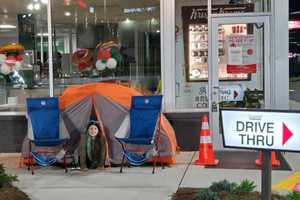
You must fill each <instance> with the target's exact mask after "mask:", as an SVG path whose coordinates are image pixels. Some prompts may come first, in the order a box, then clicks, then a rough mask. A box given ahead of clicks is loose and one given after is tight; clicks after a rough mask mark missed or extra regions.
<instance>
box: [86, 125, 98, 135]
mask: <svg viewBox="0 0 300 200" xmlns="http://www.w3.org/2000/svg"><path fill="white" fill-rule="evenodd" d="M88 133H89V135H90V136H92V137H96V136H97V135H98V133H99V129H98V127H97V126H95V125H91V126H90V127H89V130H88Z"/></svg>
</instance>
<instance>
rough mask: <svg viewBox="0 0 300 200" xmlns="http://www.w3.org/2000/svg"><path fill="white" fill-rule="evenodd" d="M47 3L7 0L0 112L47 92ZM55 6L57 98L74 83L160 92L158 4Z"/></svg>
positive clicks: (80, 1)
mask: <svg viewBox="0 0 300 200" xmlns="http://www.w3.org/2000/svg"><path fill="white" fill-rule="evenodd" d="M47 4H48V0H29V1H19V0H3V1H1V9H2V11H3V12H2V13H3V14H1V22H0V23H1V24H0V54H1V55H0V64H1V65H0V106H1V109H2V107H3V109H4V110H7V109H9V110H11V109H13V110H18V109H16V108H19V107H21V109H22V110H24V108H25V106H24V105H25V100H26V98H27V97H38V96H49V57H48V47H49V43H48V29H47ZM51 6H52V13H51V16H52V38H53V41H52V48H53V58H52V59H53V73H54V94H55V95H56V96H58V95H60V94H62V93H63V91H64V89H65V88H66V87H68V86H69V85H74V84H83V83H87V82H98V81H115V80H121V81H125V82H128V83H130V84H131V85H133V86H136V87H137V88H140V89H141V90H142V91H145V93H153V92H155V91H156V89H157V85H158V83H159V80H160V74H161V70H160V67H161V61H160V59H161V56H160V2H159V1H152V0H146V1H135V0H130V1H126V2H124V1H123V0H116V1H113V0H101V1H92V2H91V1H86V0H52V1H51ZM8 107H9V108H8Z"/></svg>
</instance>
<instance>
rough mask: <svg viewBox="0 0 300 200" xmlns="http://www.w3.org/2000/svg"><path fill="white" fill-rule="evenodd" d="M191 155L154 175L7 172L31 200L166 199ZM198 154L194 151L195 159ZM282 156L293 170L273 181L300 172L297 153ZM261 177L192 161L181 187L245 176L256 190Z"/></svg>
mask: <svg viewBox="0 0 300 200" xmlns="http://www.w3.org/2000/svg"><path fill="white" fill-rule="evenodd" d="M193 154H194V152H182V153H180V154H179V155H178V156H177V158H178V164H177V165H176V166H173V167H166V168H165V169H164V170H162V169H161V168H159V167H158V168H157V172H156V174H154V175H153V174H152V173H151V171H152V168H151V167H131V168H125V170H124V173H123V174H120V173H119V168H118V167H117V168H111V169H106V170H104V171H96V170H91V171H88V172H79V171H71V172H69V173H67V174H65V173H64V170H63V169H56V168H55V169H45V168H43V169H38V170H36V174H35V175H33V176H32V175H31V174H30V173H29V172H27V171H26V170H25V169H21V170H17V171H15V170H12V169H10V170H9V171H11V172H17V173H18V176H19V180H20V181H19V182H18V183H16V186H18V187H19V188H20V189H21V190H23V191H24V192H26V193H27V194H28V195H29V196H30V197H31V198H32V199H33V200H53V199H63V200H77V199H78V200H81V199H85V200H94V199H103V200H117V199H123V200H167V199H171V195H172V194H173V193H174V192H176V190H177V187H178V184H179V183H180V180H181V178H182V176H183V174H184V171H185V169H186V167H187V166H188V163H189V161H190V160H191V158H192V157H193ZM197 157H198V154H197V153H196V154H195V155H194V160H195V159H196V158H197ZM285 157H286V159H287V160H288V162H289V164H290V165H291V167H292V169H293V171H273V173H272V176H273V177H272V178H273V179H272V180H273V184H275V183H277V182H278V181H280V180H282V179H284V178H286V177H288V176H290V175H291V174H293V173H294V172H295V171H300V165H299V163H300V155H299V154H295V153H287V154H286V155H285ZM260 176H261V172H260V170H228V169H226V170H225V169H205V168H203V167H200V166H196V165H193V164H192V165H190V167H189V169H188V171H187V173H186V175H185V177H184V179H183V181H182V184H181V187H208V186H209V185H210V184H211V183H212V182H213V181H219V180H223V179H227V180H229V181H236V182H240V181H242V180H243V179H246V178H247V179H249V180H253V181H255V183H256V184H257V188H256V190H258V191H259V190H260V179H261V178H260Z"/></svg>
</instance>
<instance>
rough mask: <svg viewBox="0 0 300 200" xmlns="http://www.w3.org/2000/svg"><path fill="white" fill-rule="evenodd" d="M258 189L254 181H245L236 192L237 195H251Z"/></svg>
mask: <svg viewBox="0 0 300 200" xmlns="http://www.w3.org/2000/svg"><path fill="white" fill-rule="evenodd" d="M255 188H256V185H255V183H254V182H253V181H249V180H248V179H246V180H243V181H242V182H241V183H240V184H239V185H238V186H237V187H236V188H235V190H234V192H236V193H250V192H253V191H254V189H255Z"/></svg>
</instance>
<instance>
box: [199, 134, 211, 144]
mask: <svg viewBox="0 0 300 200" xmlns="http://www.w3.org/2000/svg"><path fill="white" fill-rule="evenodd" d="M200 144H211V137H210V136H201V137H200Z"/></svg>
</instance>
